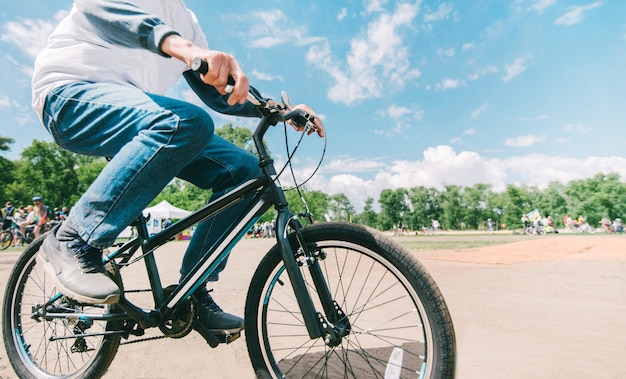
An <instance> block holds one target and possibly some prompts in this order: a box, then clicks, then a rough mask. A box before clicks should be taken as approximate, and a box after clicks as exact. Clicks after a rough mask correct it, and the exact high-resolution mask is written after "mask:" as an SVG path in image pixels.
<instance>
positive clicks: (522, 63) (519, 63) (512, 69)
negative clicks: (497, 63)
mask: <svg viewBox="0 0 626 379" xmlns="http://www.w3.org/2000/svg"><path fill="white" fill-rule="evenodd" d="M527 68H528V64H527V62H526V59H524V58H518V59H516V60H515V62H513V63H511V64H510V65H509V64H507V65H505V66H504V70H505V71H506V74H505V75H504V76H503V77H502V80H504V81H505V82H508V81H510V80H511V79H513V78H515V77H516V76H518V75H520V74H521V73H522V72H524V71H526V69H527Z"/></svg>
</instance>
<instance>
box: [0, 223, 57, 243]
mask: <svg viewBox="0 0 626 379" xmlns="http://www.w3.org/2000/svg"><path fill="white" fill-rule="evenodd" d="M54 225H56V222H53V221H50V222H48V223H46V224H44V225H42V226H41V231H40V233H41V234H44V233H46V232H47V231H49V230H51V229H52V228H53V227H54ZM34 240H35V226H34V225H29V226H27V227H26V228H25V230H24V233H22V231H21V230H20V228H19V227H18V226H17V225H15V224H13V225H11V227H10V228H7V229H4V230H3V231H2V232H0V250H5V249H8V248H9V247H10V246H11V245H12V244H13V241H16V245H28V244H29V243H31V242H33V241H34Z"/></svg>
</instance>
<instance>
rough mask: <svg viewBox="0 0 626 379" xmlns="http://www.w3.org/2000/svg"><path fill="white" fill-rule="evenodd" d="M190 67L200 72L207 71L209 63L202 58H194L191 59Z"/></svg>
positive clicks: (204, 72)
mask: <svg viewBox="0 0 626 379" xmlns="http://www.w3.org/2000/svg"><path fill="white" fill-rule="evenodd" d="M191 69H192V70H194V71H196V72H199V73H201V74H206V73H207V72H209V64H208V63H207V61H205V60H204V59H202V58H194V59H193V61H191Z"/></svg>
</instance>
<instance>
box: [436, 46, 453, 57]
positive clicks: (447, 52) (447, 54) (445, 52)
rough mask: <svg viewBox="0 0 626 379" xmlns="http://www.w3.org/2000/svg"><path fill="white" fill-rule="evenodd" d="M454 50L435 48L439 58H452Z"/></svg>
mask: <svg viewBox="0 0 626 379" xmlns="http://www.w3.org/2000/svg"><path fill="white" fill-rule="evenodd" d="M454 54H455V52H454V49H453V48H450V49H437V55H439V57H441V58H452V57H453V56H454Z"/></svg>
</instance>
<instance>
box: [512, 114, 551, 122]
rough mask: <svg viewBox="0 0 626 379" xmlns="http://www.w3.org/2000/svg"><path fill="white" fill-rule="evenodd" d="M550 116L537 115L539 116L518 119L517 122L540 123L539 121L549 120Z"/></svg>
mask: <svg viewBox="0 0 626 379" xmlns="http://www.w3.org/2000/svg"><path fill="white" fill-rule="evenodd" d="M551 118H552V117H551V116H548V115H545V114H544V115H539V116H535V117H520V118H519V120H520V121H540V120H549V119H551Z"/></svg>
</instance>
